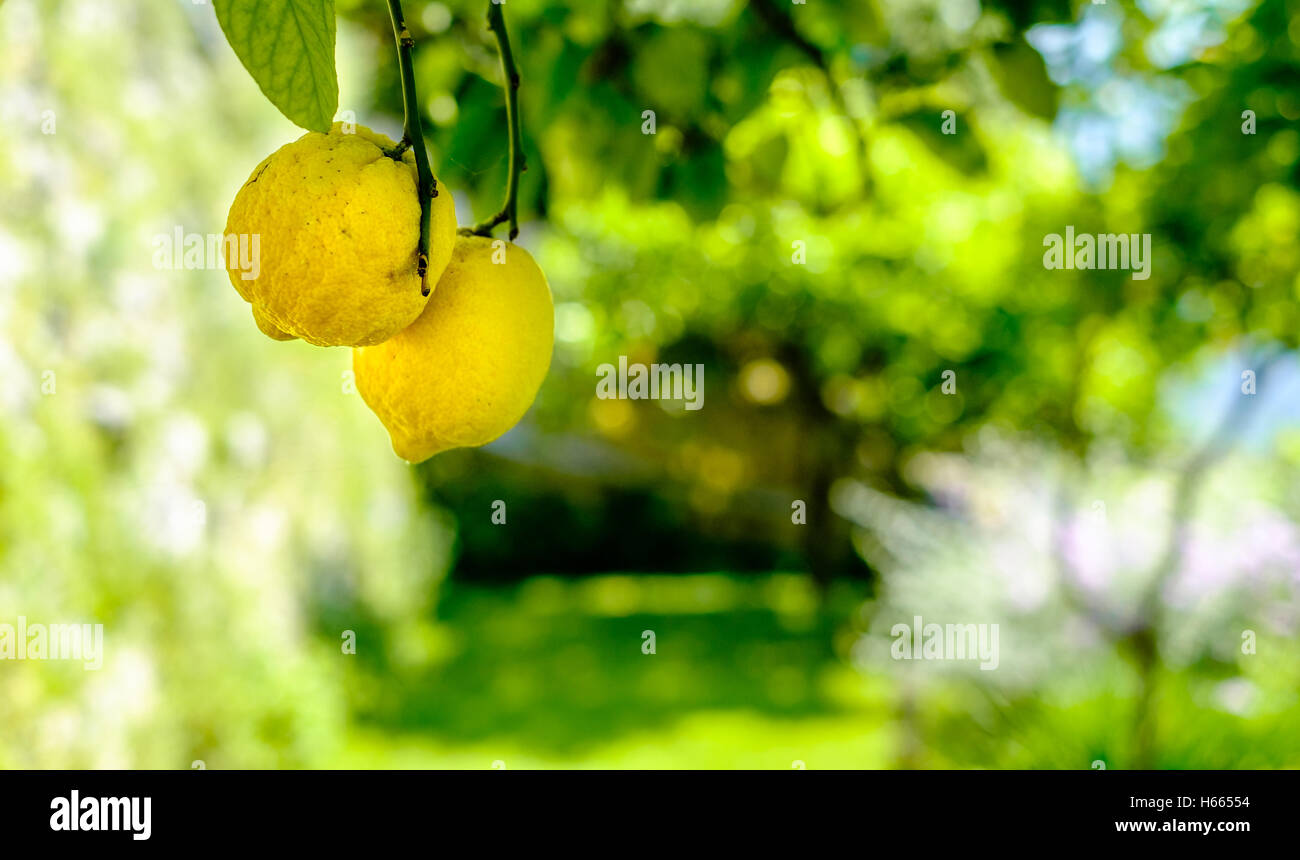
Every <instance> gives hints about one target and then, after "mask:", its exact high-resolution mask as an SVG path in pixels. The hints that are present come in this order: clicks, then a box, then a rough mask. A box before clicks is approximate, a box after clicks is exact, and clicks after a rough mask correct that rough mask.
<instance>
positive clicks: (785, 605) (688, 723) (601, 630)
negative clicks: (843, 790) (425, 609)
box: [334, 575, 892, 769]
mask: <svg viewBox="0 0 1300 860" xmlns="http://www.w3.org/2000/svg"><path fill="white" fill-rule="evenodd" d="M856 607H857V603H856V602H855V601H853V600H852V599H849V598H845V599H843V600H841V601H839V602H838V605H836V603H835V602H834V601H833V602H832V603H831V604H830V605H828V606H827V607H826V608H825V609H824V610H823V609H819V607H818V604H817V602H816V600H815V599H814V596H813V593H812V591H811V589H810V588H809V586H808V584H807V583H806V581H805V580H804V579H803V578H801V577H795V576H781V575H775V576H769V577H762V578H749V579H741V578H733V577H728V576H722V575H695V576H637V577H631V576H603V577H596V578H592V579H586V580H577V581H566V580H561V579H555V578H549V577H541V578H534V579H532V580H529V581H528V582H526V583H524V584H522V585H519V586H517V587H511V588H471V587H465V586H451V587H449V589H448V590H447V592H446V593H445V594H444V595H443V596H442V597H441V599H440V603H439V619H438V620H439V622H440V625H439V627H438V628H437V632H436V633H433V634H432V635H429V636H427V637H426V638H427V640H428V644H427V647H425V648H424V649H423V651H422V653H421V654H419V655H417V656H416V657H414V658H412V657H410V656H409V655H408V656H407V657H406V658H405V659H404V660H403V659H393V655H394V654H397V653H399V652H400V648H397V647H396V646H395V643H393V642H390V643H388V645H389V648H388V650H387V653H386V655H385V659H384V661H383V663H382V664H380V663H379V662H376V661H370V662H369V665H367V664H366V663H365V662H363V664H362V665H363V666H365V667H366V668H365V677H364V678H363V679H359V681H358V683H357V684H355V685H354V689H355V690H356V700H355V701H354V709H355V711H356V713H357V714H358V720H357V725H356V727H355V730H354V731H353V732H352V734H351V736H350V741H349V744H348V746H347V748H346V750H344V751H343V753H342V755H341V757H340V760H339V761H337V762H334V764H336V765H337V766H340V767H411V768H442V767H462V768H488V767H491V766H493V763H494V762H504V763H505V766H506V767H507V768H530V767H547V768H550V767H566V768H582V767H639V768H676V767H695V768H781V769H789V768H791V767H793V766H795V762H796V761H801V762H803V763H804V764H805V766H807V767H809V768H816V767H851V768H872V767H883V766H885V765H886V764H887V762H888V757H889V750H890V749H891V747H892V742H891V738H890V735H889V729H888V711H887V709H888V707H889V702H888V700H887V697H886V696H884V695H883V692H884V691H883V689H882V688H880V687H879V686H877V687H876V689H874V690H873V689H872V686H871V685H870V684H869V683H868V682H867V681H866V680H865V679H864V678H863V677H862V676H861V675H860V674H859V673H858V672H856V671H854V670H853V669H852V667H850V666H849V665H848V663H847V661H846V660H844V659H843V658H842V657H840V656H838V655H837V654H836V652H835V649H834V648H833V646H832V643H833V642H834V641H835V636H836V632H837V629H838V628H839V627H841V626H842V623H843V619H844V618H845V617H846V616H847V614H848V613H849V612H852V611H853V610H854V609H856ZM647 630H649V631H653V632H654V634H655V653H653V654H646V653H643V651H642V647H643V643H644V642H645V641H646V640H645V639H644V638H643V632H644V631H647ZM400 663H405V664H406V665H394V664H400ZM381 678H382V680H380V679H381Z"/></svg>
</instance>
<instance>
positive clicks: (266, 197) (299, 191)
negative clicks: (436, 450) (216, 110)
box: [226, 123, 456, 346]
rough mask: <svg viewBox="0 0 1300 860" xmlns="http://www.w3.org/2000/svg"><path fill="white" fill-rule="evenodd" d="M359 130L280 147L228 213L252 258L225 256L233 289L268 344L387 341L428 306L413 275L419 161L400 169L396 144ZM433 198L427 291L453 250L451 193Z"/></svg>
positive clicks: (406, 158)
mask: <svg viewBox="0 0 1300 860" xmlns="http://www.w3.org/2000/svg"><path fill="white" fill-rule="evenodd" d="M355 129H356V131H355V133H353V134H344V133H343V126H342V124H341V123H335V124H334V127H333V128H332V129H331V130H330V133H329V134H320V133H318V132H308V133H307V134H305V135H303V136H302V137H300V138H298V139H297V140H295V141H294V142H293V143H289V144H286V145H285V146H282V147H280V148H279V149H278V150H276V151H275V152H274V153H272V154H271V155H270V156H269V157H267V159H266V160H265V161H263V162H262V163H261V164H259V165H258V166H257V168H256V169H255V170H254V171H253V173H252V175H250V176H249V178H248V181H247V182H245V183H244V187H243V188H241V189H239V193H238V194H236V195H235V202H234V203H232V204H231V206H230V216H229V218H228V219H227V221H226V235H227V236H228V237H229V236H235V237H241V236H242V237H247V239H246V240H245V241H246V242H247V243H248V244H247V247H249V248H253V249H255V250H256V252H257V253H256V259H255V264H254V265H252V266H250V267H248V268H247V269H241V268H240V265H241V261H240V260H239V259H238V258H237V255H235V254H229V253H228V254H227V255H226V256H227V259H226V268H227V270H228V273H229V275H230V282H231V283H232V284H234V286H235V289H236V290H238V291H239V294H240V295H241V296H243V298H244V300H245V301H247V302H249V303H250V304H252V306H253V318H254V319H255V320H256V321H257V327H258V328H259V329H261V330H262V332H263V333H264V334H266V335H267V336H268V337H272V338H275V339H276V340H292V339H293V338H295V337H300V338H302V339H303V340H305V341H307V342H308V343H314V344H316V345H317V346H362V345H366V344H373V343H380V342H382V341H385V340H387V339H388V338H390V337H392V336H393V335H394V334H396V333H397V332H399V331H401V330H402V329H404V328H406V327H407V326H408V325H410V324H411V323H412V322H414V321H415V318H416V317H418V316H419V315H420V311H422V310H423V309H424V306H425V303H426V302H427V301H428V299H427V298H426V297H425V296H422V295H421V294H420V276H419V274H418V273H417V272H416V254H417V246H418V242H419V236H420V202H419V198H418V197H417V195H416V190H415V189H416V173H415V156H414V154H413V153H412V152H411V150H409V149H408V150H406V152H405V153H404V154H403V155H402V160H401V161H397V160H395V159H393V158H390V157H389V156H388V155H386V154H385V153H386V152H388V151H391V150H392V149H393V148H394V146H395V144H394V143H393V141H391V140H389V139H388V138H387V137H385V136H384V135H382V134H377V133H375V132H373V131H371V130H370V129H368V128H365V127H363V126H355ZM437 188H438V196H437V197H434V198H433V203H432V209H431V212H430V216H431V217H430V219H429V271H428V283H429V284H431V285H432V284H434V283H436V281H437V280H438V277H439V276H440V275H441V274H442V270H443V268H445V267H446V265H447V261H448V260H449V259H450V258H451V249H452V246H453V245H454V244H455V241H456V209H455V205H454V204H453V203H452V199H451V192H449V191H448V190H447V189H446V187H445V186H443V185H442V184H441V183H439V184H438V186H437ZM253 237H256V239H254V238H253ZM235 241H238V238H236V240H235ZM227 242H228V243H229V242H230V240H229V239H227ZM245 275H249V276H253V275H255V277H248V278H246V277H245Z"/></svg>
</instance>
